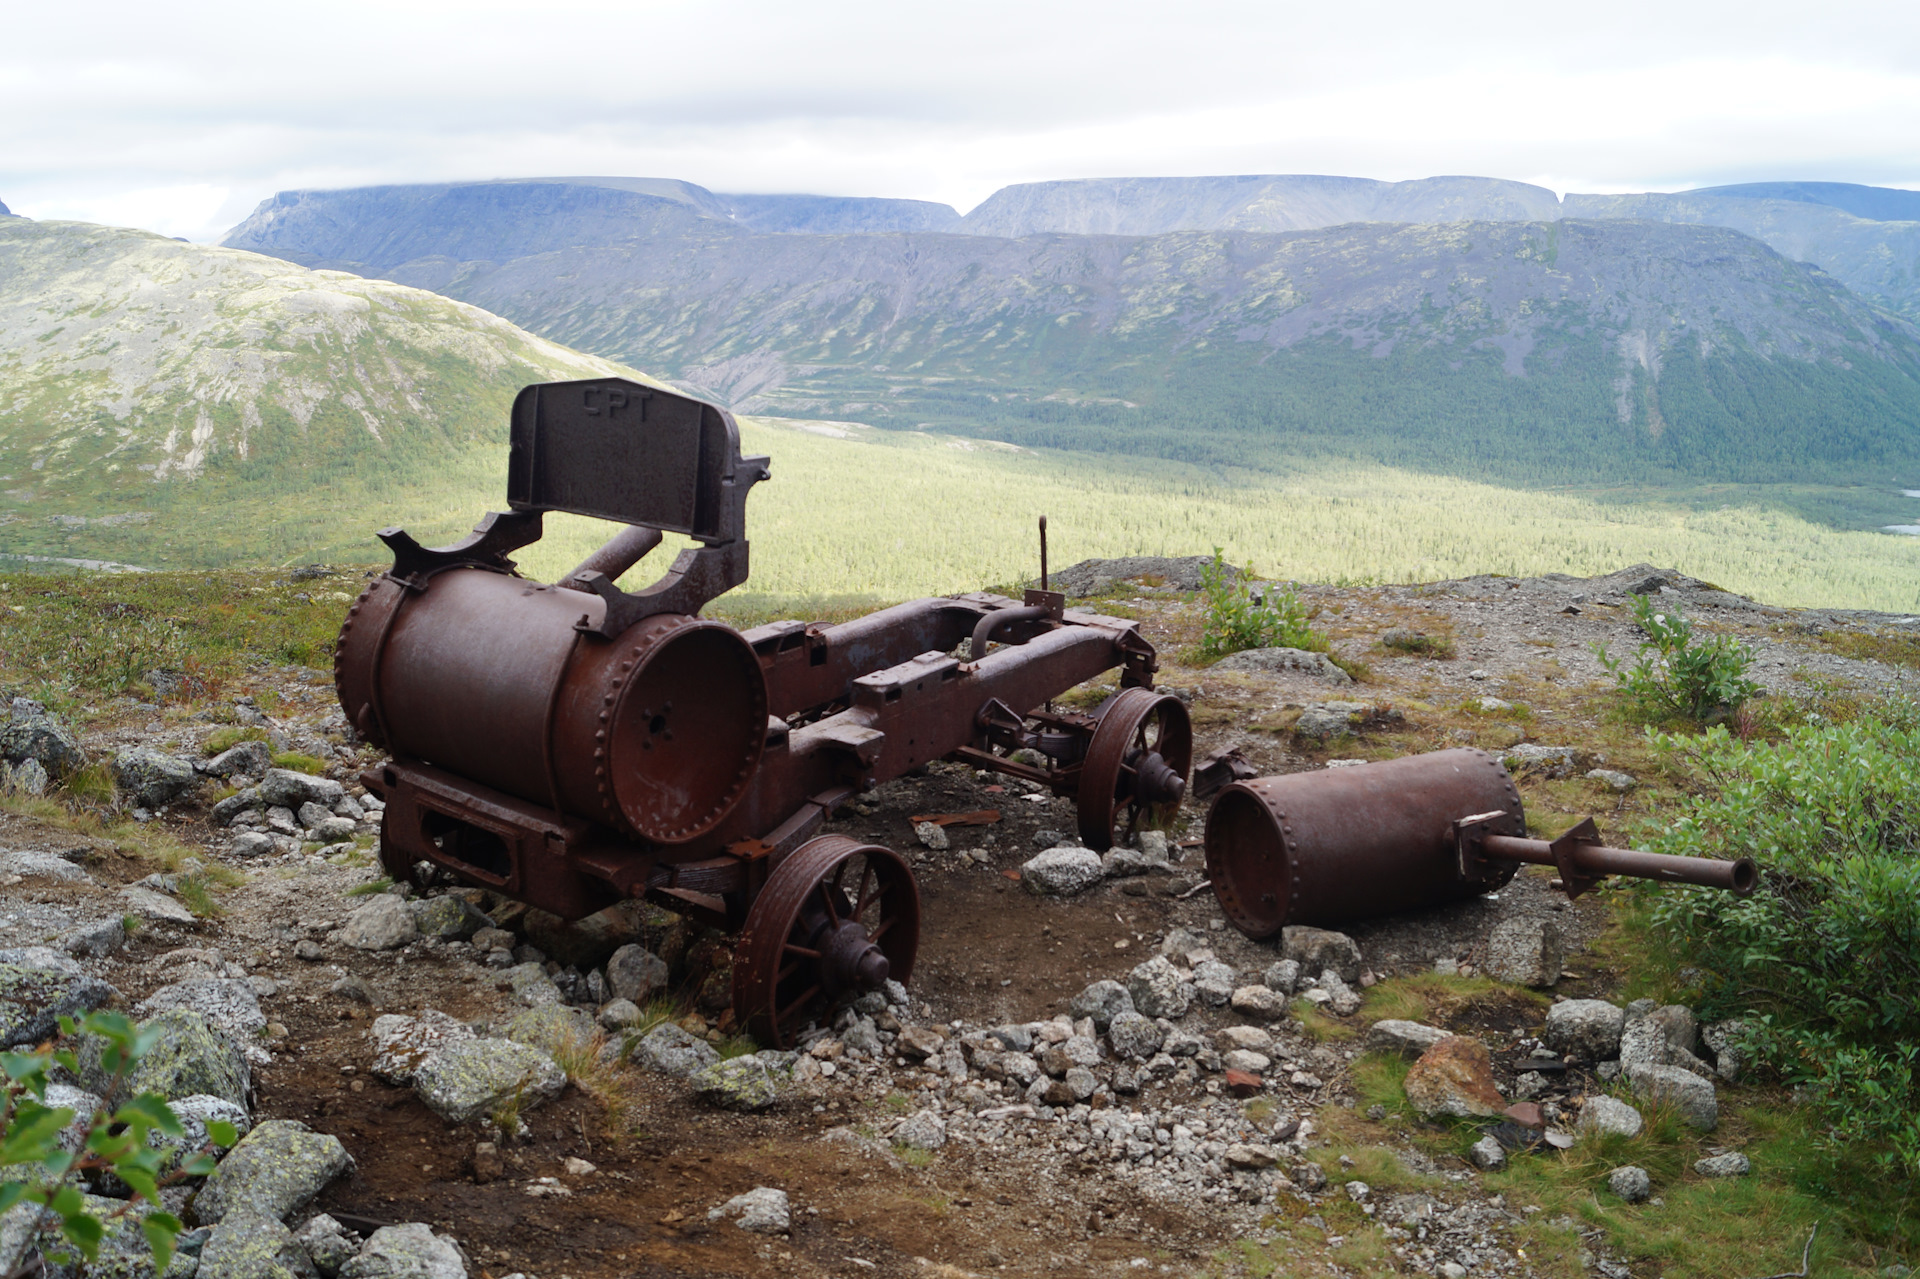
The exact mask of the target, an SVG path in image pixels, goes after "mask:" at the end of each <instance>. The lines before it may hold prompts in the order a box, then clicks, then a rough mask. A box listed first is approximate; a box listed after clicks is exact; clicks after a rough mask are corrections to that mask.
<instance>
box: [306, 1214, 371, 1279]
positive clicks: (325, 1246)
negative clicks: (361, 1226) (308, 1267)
mask: <svg viewBox="0 0 1920 1279" xmlns="http://www.w3.org/2000/svg"><path fill="white" fill-rule="evenodd" d="M293 1237H294V1238H295V1239H297V1240H299V1241H300V1246H301V1247H302V1248H305V1249H306V1250H307V1256H308V1257H310V1258H312V1260H313V1268H314V1269H315V1270H317V1271H319V1272H320V1279H336V1277H337V1276H338V1275H339V1273H340V1267H342V1266H344V1265H346V1264H347V1263H348V1262H349V1261H352V1260H353V1258H354V1256H355V1254H357V1253H358V1252H359V1251H360V1240H359V1239H358V1238H356V1237H355V1236H353V1235H350V1234H348V1233H347V1228H346V1227H345V1226H343V1225H341V1224H340V1223H339V1222H337V1221H335V1220H334V1219H333V1218H332V1217H329V1216H328V1215H327V1214H326V1213H324V1212H323V1213H320V1214H319V1215H317V1216H315V1217H314V1218H313V1219H312V1220H310V1221H308V1222H307V1224H306V1225H304V1226H302V1227H300V1229H299V1231H298V1232H297V1233H296V1234H295V1235H294V1236H293Z"/></svg>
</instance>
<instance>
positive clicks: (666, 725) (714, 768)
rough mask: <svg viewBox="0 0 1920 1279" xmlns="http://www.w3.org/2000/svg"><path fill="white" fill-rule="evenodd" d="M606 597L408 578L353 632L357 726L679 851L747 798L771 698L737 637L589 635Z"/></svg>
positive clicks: (656, 621) (718, 630) (655, 626)
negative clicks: (415, 583)
mask: <svg viewBox="0 0 1920 1279" xmlns="http://www.w3.org/2000/svg"><path fill="white" fill-rule="evenodd" d="M605 608H606V604H605V601H603V600H602V599H601V598H600V597H599V596H597V595H585V594H582V593H580V592H578V591H570V590H561V589H559V588H557V587H553V586H544V585H540V584H538V583H534V582H529V581H525V580H523V579H521V578H517V577H509V576H507V575H505V574H503V573H494V572H488V571H485V570H482V569H454V570H449V571H446V572H441V573H437V574H435V575H434V576H433V577H432V578H430V579H429V580H428V583H427V586H426V588H425V589H424V590H410V589H409V588H407V587H405V586H403V585H401V584H400V583H399V582H397V581H395V580H393V579H392V578H381V579H379V580H377V581H376V582H375V583H374V584H373V585H372V586H370V587H368V588H367V591H366V593H365V594H363V595H362V596H361V597H360V600H359V601H358V602H357V603H355V605H354V606H353V609H352V610H351V611H350V612H349V614H348V617H347V624H346V626H345V627H343V628H342V630H341V633H340V644H339V648H338V650H337V653H336V656H335V659H334V681H335V684H336V686H337V687H338V689H339V692H340V702H341V705H342V706H343V707H345V708H346V711H347V715H348V717H349V718H350V719H351V720H352V721H353V723H354V724H355V726H356V727H357V728H358V729H359V730H360V733H361V735H362V736H364V737H366V738H367V739H368V740H370V741H373V742H375V743H378V744H380V745H383V746H385V747H386V749H388V750H389V751H391V752H392V753H393V755H394V757H395V758H396V759H400V760H403V761H408V762H417V763H424V764H431V765H433V766H435V767H437V768H440V769H444V770H446V771H448V772H451V773H455V774H457V775H459V776H461V777H465V778H470V779H472V780H473V781H476V782H479V783H481V784H482V785H485V786H490V787H493V788H494V789H496V790H500V791H504V792H505V793H507V794H508V795H513V796H517V797H518V798H520V799H524V800H527V801H529V802H532V803H535V804H540V805H542V806H545V807H550V808H553V809H556V810H559V811H560V812H563V813H568V814H572V815H574V816H577V817H583V818H586V819H587V820H589V821H594V822H599V823H602V824H605V825H609V826H612V827H614V828H615V829H616V830H619V831H622V832H623V833H626V834H628V835H637V836H639V837H641V838H644V839H648V840H653V841H655V842H657V843H663V844H672V843H680V842H684V841H686V840H690V839H695V838H697V837H699V836H700V835H702V834H705V833H706V832H707V831H709V830H711V829H713V827H714V826H716V825H717V824H718V823H719V822H720V821H721V820H722V819H723V818H725V817H726V815H727V814H728V813H729V812H730V811H731V810H732V809H733V807H734V805H735V804H736V803H737V802H738V801H739V800H740V798H741V796H742V795H743V794H744V793H745V791H746V787H747V782H748V779H749V778H750V777H751V776H752V775H753V771H754V769H755V768H756V767H757V766H758V765H759V762H760V755H761V752H762V750H763V749H764V747H765V744H766V737H767V689H766V680H765V677H764V676H763V675H762V673H761V670H760V663H759V660H758V659H757V658H756V657H755V656H754V652H753V649H752V647H751V646H750V645H749V644H748V643H747V642H746V640H745V639H744V638H743V637H742V636H741V635H740V633H739V632H738V631H735V630H734V629H732V628H731V627H728V626H724V625H722V624H720V623H718V622H707V621H702V620H700V619H699V618H694V617H686V616H682V615H679V614H671V613H663V614H657V615H655V616H653V617H649V618H646V619H645V620H643V621H641V622H639V623H637V624H636V625H634V626H632V627H630V628H629V629H628V630H626V631H625V632H623V633H622V634H621V635H620V636H619V638H617V639H613V640H607V639H602V638H600V637H598V636H594V635H589V634H585V633H583V632H582V631H581V630H579V629H577V627H576V624H577V623H580V622H582V621H585V622H586V623H588V624H589V625H591V624H593V623H595V622H597V621H598V620H599V619H600V617H601V615H602V614H603V612H604V610H605Z"/></svg>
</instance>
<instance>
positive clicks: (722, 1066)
mask: <svg viewBox="0 0 1920 1279" xmlns="http://www.w3.org/2000/svg"><path fill="white" fill-rule="evenodd" d="M687 1082H688V1083H690V1084H692V1085H693V1093H694V1096H696V1097H698V1098H700V1100H702V1101H704V1102H707V1103H708V1104H709V1105H714V1106H718V1107H720V1108H721V1109H722V1110H736V1111H741V1112H743V1113H750V1112H754V1111H761V1110H766V1109H769V1108H770V1107H771V1106H772V1105H773V1103H774V1102H776V1101H778V1100H779V1099H780V1076H779V1072H778V1071H776V1070H774V1069H773V1068H772V1067H771V1066H769V1065H768V1063H767V1062H766V1061H764V1060H762V1055H761V1054H759V1053H755V1054H753V1055H752V1056H747V1057H732V1058H728V1059H727V1060H725V1061H717V1062H715V1063H713V1064H712V1065H711V1066H704V1067H702V1068H701V1069H699V1070H697V1071H695V1072H694V1073H693V1074H692V1075H691V1076H690V1077H689V1078H688V1080H687Z"/></svg>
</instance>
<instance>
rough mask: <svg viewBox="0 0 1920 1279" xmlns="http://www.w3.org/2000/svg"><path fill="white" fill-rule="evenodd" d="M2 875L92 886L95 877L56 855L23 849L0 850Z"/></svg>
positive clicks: (0, 872) (0, 871)
mask: <svg viewBox="0 0 1920 1279" xmlns="http://www.w3.org/2000/svg"><path fill="white" fill-rule="evenodd" d="M0 875H19V876H21V877H22V878H24V879H51V880H57V881H58V882H60V883H63V884H91V883H92V882H93V876H91V875H89V874H87V872H86V871H84V870H81V869H80V868H79V867H78V866H76V865H74V864H73V863H72V862H70V861H68V860H67V859H66V858H64V857H61V856H59V855H58V854H55V853H41V852H35V851H34V850H32V849H21V850H20V851H18V852H9V851H4V850H0Z"/></svg>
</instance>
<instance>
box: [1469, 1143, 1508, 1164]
mask: <svg viewBox="0 0 1920 1279" xmlns="http://www.w3.org/2000/svg"><path fill="white" fill-rule="evenodd" d="M1467 1159H1468V1160H1469V1161H1470V1162H1471V1163H1472V1164H1473V1166H1474V1167H1476V1168H1479V1169H1481V1170H1482V1171H1484V1172H1499V1171H1500V1170H1501V1169H1502V1168H1505V1167H1506V1166H1507V1152H1506V1150H1505V1149H1504V1148H1502V1147H1501V1145H1500V1143H1499V1142H1498V1141H1496V1140H1495V1139H1494V1138H1492V1137H1482V1138H1481V1139H1480V1140H1478V1141H1476V1142H1474V1143H1473V1147H1472V1148H1471V1149H1470V1150H1468V1151H1467Z"/></svg>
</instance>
